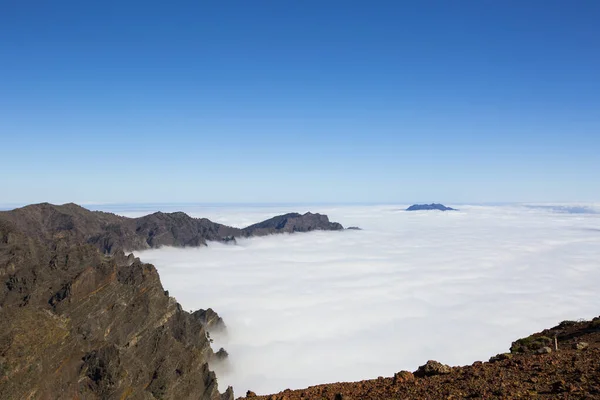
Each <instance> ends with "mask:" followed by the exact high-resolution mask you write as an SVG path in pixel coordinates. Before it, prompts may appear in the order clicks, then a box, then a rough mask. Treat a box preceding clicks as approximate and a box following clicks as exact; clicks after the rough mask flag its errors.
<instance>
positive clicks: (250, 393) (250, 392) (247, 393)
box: [246, 390, 256, 397]
mask: <svg viewBox="0 0 600 400" xmlns="http://www.w3.org/2000/svg"><path fill="white" fill-rule="evenodd" d="M246 397H256V393H254V392H253V391H252V390H248V391H247V392H246Z"/></svg>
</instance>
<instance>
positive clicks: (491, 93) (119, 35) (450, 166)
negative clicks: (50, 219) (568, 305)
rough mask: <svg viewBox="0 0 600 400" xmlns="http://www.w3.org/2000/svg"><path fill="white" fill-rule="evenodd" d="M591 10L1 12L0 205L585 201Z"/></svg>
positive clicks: (594, 71)
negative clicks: (44, 202) (48, 203)
mask: <svg viewBox="0 0 600 400" xmlns="http://www.w3.org/2000/svg"><path fill="white" fill-rule="evenodd" d="M598 21H600V2H598V1H596V0H589V1H566V0H559V1H555V0H539V1H528V0H526V1H521V0H520V1H491V0H490V1H485V0H477V1H475V0H473V1H468V0H460V1H448V0H444V1H434V0H426V1H361V2H358V1H347V0H346V1H341V0H340V1H337V0H336V1H329V0H327V1H315V0H306V1H304V0H303V1H299V0H296V1H287V0H286V1H280V0H272V1H260V0H252V1H228V2H223V1H212V2H202V1H179V2H166V1H119V2H116V1H115V2H113V1H95V2H92V1H81V0H77V1H61V0H53V1H36V0H31V1H19V0H4V1H1V2H0V139H1V141H0V146H1V148H0V150H1V151H0V171H1V173H0V203H30V202H39V201H51V202H57V203H61V202H68V201H75V202H338V201H339V202H392V201H399V202H412V201H434V200H435V201H444V202H449V203H452V202H470V201H473V202H491V201H600V181H599V178H600V23H599V22H598Z"/></svg>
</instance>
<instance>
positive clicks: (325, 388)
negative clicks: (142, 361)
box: [241, 317, 600, 400]
mask: <svg viewBox="0 0 600 400" xmlns="http://www.w3.org/2000/svg"><path fill="white" fill-rule="evenodd" d="M555 337H556V342H557V344H558V351H556V350H555V343H554V342H555V340H554V338H555ZM249 398H252V399H254V400H259V399H264V400H300V399H302V400H308V399H318V400H325V399H328V400H383V399H476V398H477V399H542V398H543V399H550V398H551V399H600V317H598V318H595V319H594V320H592V321H586V322H573V321H565V322H563V323H561V324H560V325H558V326H556V327H554V328H552V329H547V330H545V331H542V332H540V333H536V334H534V335H531V336H529V337H527V338H523V339H520V340H517V341H515V342H514V343H513V344H512V346H511V352H510V353H505V354H499V355H497V356H494V357H492V358H491V359H490V361H488V362H480V361H476V362H474V363H473V364H472V365H469V366H463V367H452V368H449V367H447V366H443V365H442V364H439V363H436V362H428V363H427V364H426V365H424V366H422V367H420V368H419V370H417V371H415V372H414V373H411V372H407V371H402V372H399V373H396V374H394V376H393V377H388V378H384V377H379V378H377V379H371V380H365V381H361V382H344V383H331V384H324V385H318V386H311V387H309V388H306V389H301V390H285V391H283V392H280V393H278V394H271V395H266V396H257V395H255V394H254V393H250V392H249V393H247V394H246V397H244V398H241V399H249Z"/></svg>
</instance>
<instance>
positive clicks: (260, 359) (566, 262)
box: [127, 205, 600, 395]
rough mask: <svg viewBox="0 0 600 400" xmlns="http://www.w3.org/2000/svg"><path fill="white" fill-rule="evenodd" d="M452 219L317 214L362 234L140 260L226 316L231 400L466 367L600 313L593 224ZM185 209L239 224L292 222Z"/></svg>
mask: <svg viewBox="0 0 600 400" xmlns="http://www.w3.org/2000/svg"><path fill="white" fill-rule="evenodd" d="M586 207H587V208H589V209H590V210H594V209H595V210H598V208H597V206H596V208H594V206H590V205H587V206H586ZM305 208H306V207H305ZM460 208H461V211H460V212H445V213H442V212H414V213H413V212H404V211H400V210H401V209H402V207H398V206H362V207H337V208H336V207H312V209H311V211H313V212H323V213H327V214H328V215H329V216H330V219H331V220H334V221H338V222H341V223H342V224H343V225H344V226H352V225H357V226H360V227H362V228H363V229H364V230H362V231H343V232H311V233H307V234H292V235H275V236H270V237H263V238H254V239H248V240H239V241H238V245H224V244H219V243H213V244H210V246H209V247H208V248H199V249H174V248H163V249H159V250H149V251H143V252H139V253H138V254H137V255H139V256H140V257H141V258H142V260H144V261H146V262H151V263H153V264H155V266H156V267H157V269H158V271H159V273H160V276H161V280H162V282H163V285H164V287H165V289H167V290H169V292H170V294H171V295H172V296H174V297H175V298H176V299H177V300H178V301H179V302H180V303H181V304H182V306H183V307H184V308H185V309H187V310H195V309H198V308H207V307H212V308H213V309H214V310H215V311H217V312H218V313H219V314H220V315H221V316H222V317H223V318H224V320H225V323H226V324H227V325H228V328H229V333H228V336H227V337H226V338H220V340H218V341H217V343H216V344H217V345H218V346H221V345H222V346H224V347H225V348H226V349H227V351H228V352H229V354H230V362H229V368H228V371H227V372H226V373H225V372H222V371H221V372H220V373H219V376H218V377H219V382H220V383H219V384H220V387H221V389H222V390H223V389H224V388H225V387H226V385H233V387H234V390H235V392H236V395H242V394H244V393H245V392H246V390H248V389H251V390H254V391H256V392H258V393H272V392H278V391H280V390H283V389H286V388H300V387H305V386H309V385H314V384H318V383H326V382H335V381H353V380H361V379H367V378H374V377H377V376H379V375H384V376H390V375H392V374H393V373H394V372H396V371H399V370H402V369H408V370H411V371H412V370H415V369H416V368H417V367H418V366H419V365H421V364H423V363H424V362H425V361H426V360H428V359H436V360H439V361H442V362H444V363H448V364H452V365H464V364H470V363H472V362H473V361H476V360H486V359H487V358H489V357H490V356H492V355H495V354H497V353H499V352H504V351H506V350H507V349H508V347H509V346H510V343H511V342H512V341H513V340H515V339H517V338H519V337H522V336H524V335H528V334H530V333H532V332H534V331H538V330H540V329H543V328H546V327H550V326H553V325H554V324H555V323H558V322H560V321H561V320H564V319H577V318H591V317H594V316H597V315H600V297H598V282H600V214H594V213H575V214H569V213H565V212H555V210H554V209H553V208H551V207H550V208H547V207H543V208H531V207H522V206H519V207H517V206H502V207H483V206H463V207H460ZM295 210H296V211H301V212H303V211H307V210H302V209H298V207H296V208H295ZM183 211H188V212H189V213H190V214H191V215H194V216H203V217H208V218H211V219H213V220H214V221H216V222H221V223H227V224H232V225H236V226H243V225H247V224H249V223H253V222H257V221H260V220H263V219H265V218H267V217H270V216H273V215H275V214H278V213H282V212H287V211H290V210H289V209H286V208H285V207H279V208H277V209H268V208H250V207H248V208H245V209H237V210H236V209H231V208H211V209H201V210H185V209H184V210H183ZM127 214H135V212H133V211H132V210H128V212H127Z"/></svg>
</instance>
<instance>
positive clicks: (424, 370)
mask: <svg viewBox="0 0 600 400" xmlns="http://www.w3.org/2000/svg"><path fill="white" fill-rule="evenodd" d="M451 372H452V368H451V367H450V366H448V365H445V364H442V363H441V362H439V361H434V360H429V361H427V363H425V365H421V366H420V367H419V369H418V370H416V371H415V373H414V375H415V376H418V377H425V376H435V375H444V374H449V373H451Z"/></svg>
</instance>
